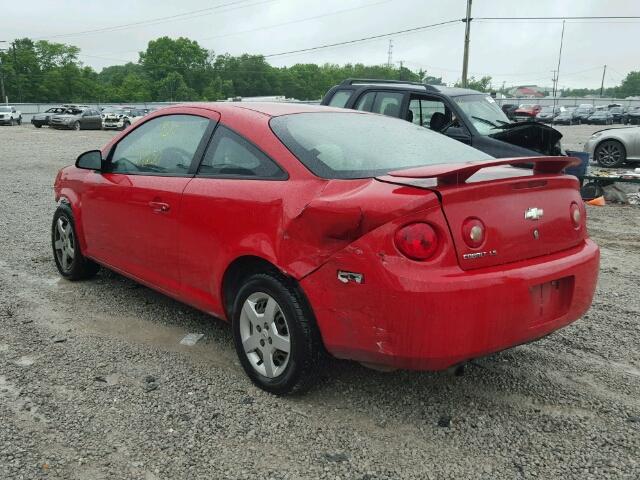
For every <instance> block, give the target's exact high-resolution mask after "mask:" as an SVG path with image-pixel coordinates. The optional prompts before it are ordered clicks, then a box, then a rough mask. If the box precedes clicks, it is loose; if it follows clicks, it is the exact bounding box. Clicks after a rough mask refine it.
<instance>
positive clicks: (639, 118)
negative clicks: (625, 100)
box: [622, 107, 640, 125]
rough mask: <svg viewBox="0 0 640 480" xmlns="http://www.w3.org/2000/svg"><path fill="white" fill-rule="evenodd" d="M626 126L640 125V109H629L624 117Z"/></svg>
mask: <svg viewBox="0 0 640 480" xmlns="http://www.w3.org/2000/svg"><path fill="white" fill-rule="evenodd" d="M622 123H624V124H625V125H626V124H630V125H640V107H629V110H627V113H626V114H625V115H624V117H623V122H622Z"/></svg>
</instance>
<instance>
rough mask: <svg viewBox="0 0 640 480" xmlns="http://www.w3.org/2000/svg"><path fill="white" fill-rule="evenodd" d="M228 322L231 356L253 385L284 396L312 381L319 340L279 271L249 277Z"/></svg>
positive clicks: (290, 284)
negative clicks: (230, 324) (233, 348)
mask: <svg viewBox="0 0 640 480" xmlns="http://www.w3.org/2000/svg"><path fill="white" fill-rule="evenodd" d="M232 320H233V338H234V343H235V347H236V352H237V354H238V357H239V358H240V363H241V364H242V367H243V369H244V371H245V372H246V374H247V375H248V376H249V378H250V379H251V381H252V382H253V383H254V384H255V385H257V386H258V387H260V388H261V389H263V390H266V391H267V392H270V393H274V394H277V395H285V394H290V393H295V392H300V391H304V390H305V389H307V388H309V387H310V386H311V385H313V383H314V382H315V381H316V380H317V377H318V371H319V367H320V365H321V361H322V358H323V355H324V350H323V347H322V340H321V338H320V333H319V331H318V328H317V326H316V323H315V319H314V317H313V313H312V312H311V310H310V308H309V307H308V306H307V305H306V302H305V300H304V299H303V298H302V295H301V293H300V292H299V291H298V289H297V287H296V286H295V285H294V284H293V282H292V281H291V280H289V279H287V278H285V277H284V276H283V275H281V274H279V273H278V272H270V273H260V274H256V275H253V276H251V277H249V278H248V279H247V281H246V282H245V283H244V285H243V286H242V287H241V288H240V291H239V292H238V294H237V295H236V299H235V302H234V306H233V319H232Z"/></svg>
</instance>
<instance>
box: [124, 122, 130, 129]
mask: <svg viewBox="0 0 640 480" xmlns="http://www.w3.org/2000/svg"><path fill="white" fill-rule="evenodd" d="M129 125H131V124H130V123H129V122H124V123H123V124H122V130H126V129H127V127H128V126H129Z"/></svg>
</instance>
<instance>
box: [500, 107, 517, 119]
mask: <svg viewBox="0 0 640 480" xmlns="http://www.w3.org/2000/svg"><path fill="white" fill-rule="evenodd" d="M518 106H519V105H518V104H517V103H516V104H514V103H503V104H502V106H501V107H500V108H502V111H503V112H504V114H505V115H506V116H507V118H508V119H509V120H512V121H513V120H515V111H516V110H517V109H518Z"/></svg>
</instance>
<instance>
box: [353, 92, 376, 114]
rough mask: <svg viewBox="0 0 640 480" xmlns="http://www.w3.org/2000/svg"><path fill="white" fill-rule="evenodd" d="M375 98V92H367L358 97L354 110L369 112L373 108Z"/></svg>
mask: <svg viewBox="0 0 640 480" xmlns="http://www.w3.org/2000/svg"><path fill="white" fill-rule="evenodd" d="M375 99H376V92H367V93H365V94H364V95H362V96H361V97H360V98H359V99H358V104H357V105H356V110H364V111H365V112H370V111H371V109H372V108H373V101H374V100H375Z"/></svg>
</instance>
